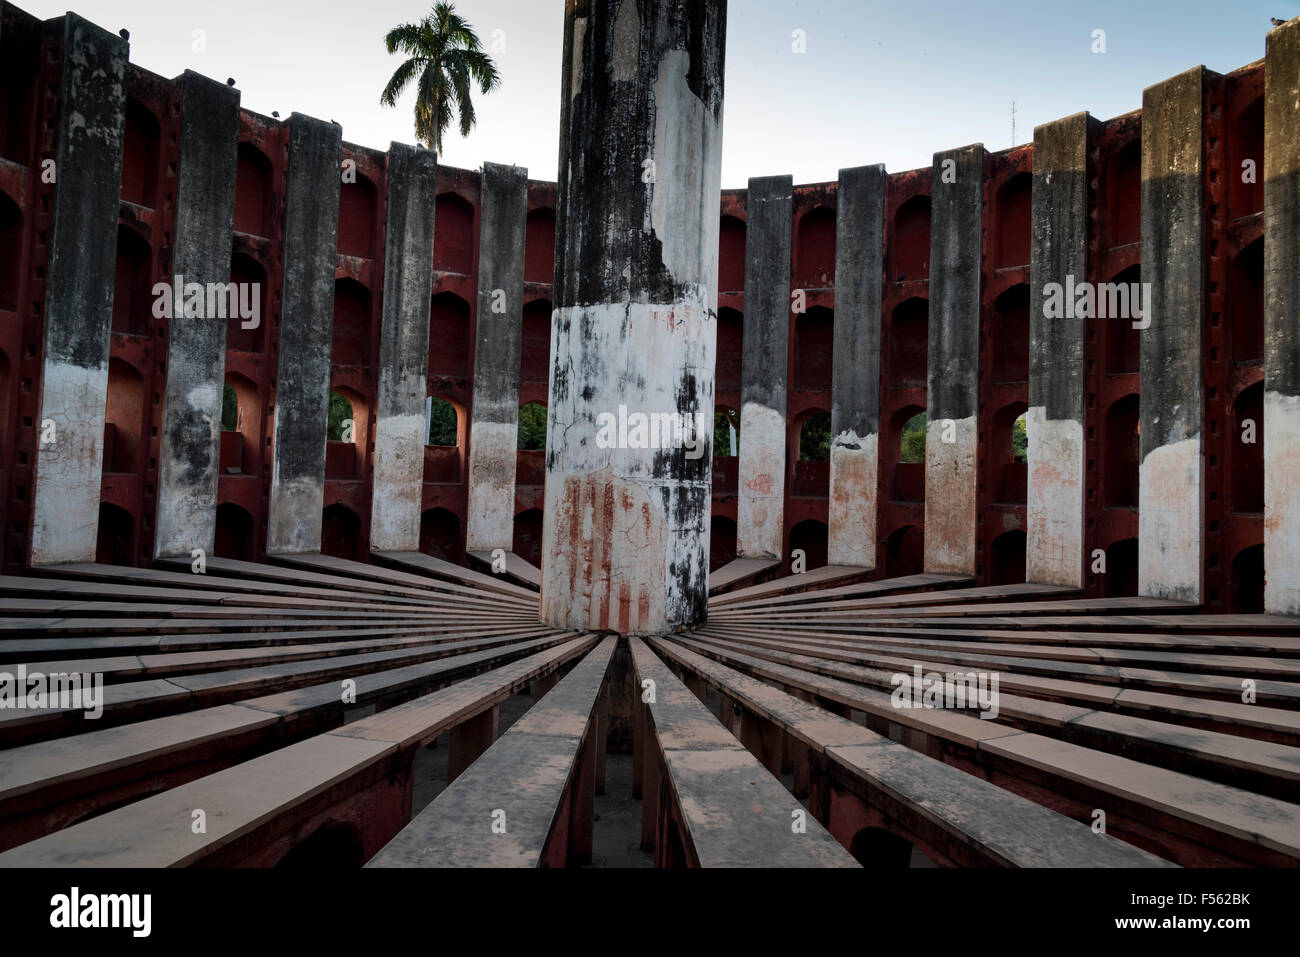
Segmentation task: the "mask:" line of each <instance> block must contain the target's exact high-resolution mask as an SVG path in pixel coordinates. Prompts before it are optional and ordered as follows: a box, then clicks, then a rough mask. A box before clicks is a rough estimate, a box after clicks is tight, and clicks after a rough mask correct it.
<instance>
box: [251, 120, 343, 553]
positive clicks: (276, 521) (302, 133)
mask: <svg viewBox="0 0 1300 957" xmlns="http://www.w3.org/2000/svg"><path fill="white" fill-rule="evenodd" d="M289 131H290V132H289V177H288V179H289V182H288V186H287V187H286V193H285V210H284V281H283V283H282V286H281V288H282V293H281V305H280V362H279V371H278V373H277V375H276V386H275V450H274V452H275V461H274V464H273V465H272V466H271V503H270V520H269V526H268V528H267V535H266V550H267V552H268V553H270V554H295V553H301V552H316V551H319V550H320V535H321V511H322V509H323V506H324V501H325V439H326V426H327V424H328V419H329V390H330V348H331V345H332V337H333V332H334V267H335V264H336V262H337V247H338V224H339V183H340V176H341V174H340V170H339V154H340V150H341V148H342V145H343V135H342V133H343V131H342V129H341V128H340V127H339V126H338V125H337V124H334V123H326V122H324V121H323V120H317V119H313V118H311V117H310V116H303V115H302V114H300V113H295V114H293V116H292V117H291V118H290V120H289Z"/></svg>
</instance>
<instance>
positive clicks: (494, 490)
mask: <svg viewBox="0 0 1300 957" xmlns="http://www.w3.org/2000/svg"><path fill="white" fill-rule="evenodd" d="M518 445H519V423H518V421H515V422H511V423H509V424H504V423H501V422H475V423H474V424H473V425H472V426H471V427H470V439H469V492H468V500H467V505H466V513H467V514H466V518H465V547H466V548H467V549H468V550H469V551H491V550H492V549H494V548H504V549H506V550H507V551H509V550H510V549H511V548H512V547H514V534H515V532H514V529H515V463H516V456H517V454H518Z"/></svg>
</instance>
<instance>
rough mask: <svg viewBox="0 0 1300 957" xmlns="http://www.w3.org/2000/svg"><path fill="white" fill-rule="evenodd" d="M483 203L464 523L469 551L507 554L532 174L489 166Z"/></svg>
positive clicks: (485, 169) (512, 504)
mask: <svg viewBox="0 0 1300 957" xmlns="http://www.w3.org/2000/svg"><path fill="white" fill-rule="evenodd" d="M482 197H483V199H482V205H481V210H482V212H481V214H480V217H479V244H478V248H479V254H478V323H477V326H478V338H477V340H476V341H475V343H474V405H473V410H472V412H471V418H470V433H469V499H468V507H467V509H466V511H467V513H468V514H467V518H466V524H465V548H466V549H467V550H468V551H471V552H473V551H490V550H492V549H494V548H504V549H506V550H507V551H509V550H510V548H511V546H512V545H513V542H514V515H515V455H516V452H517V450H518V444H519V443H518V435H519V348H520V341H519V340H520V335H521V334H522V330H523V321H524V310H523V296H524V224H525V221H526V220H527V217H528V171H527V170H525V169H520V168H519V167H517V166H498V165H496V164H495V163H485V164H484V165H483V189H482Z"/></svg>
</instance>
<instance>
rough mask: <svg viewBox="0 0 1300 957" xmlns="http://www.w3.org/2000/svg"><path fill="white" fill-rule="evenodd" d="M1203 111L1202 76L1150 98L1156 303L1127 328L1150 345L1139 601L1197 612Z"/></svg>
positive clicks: (1148, 231) (1149, 241)
mask: <svg viewBox="0 0 1300 957" xmlns="http://www.w3.org/2000/svg"><path fill="white" fill-rule="evenodd" d="M1204 103H1205V69H1204V68H1203V67H1197V68H1195V69H1193V70H1188V71H1187V72H1186V73H1181V74H1179V75H1178V76H1175V77H1172V78H1171V79H1168V80H1165V81H1164V82H1163V83H1159V84H1157V85H1155V86H1152V87H1148V88H1147V90H1146V91H1145V92H1144V93H1143V94H1142V282H1143V284H1144V286H1145V284H1147V283H1150V286H1146V288H1147V289H1149V290H1150V296H1149V297H1144V298H1145V299H1146V313H1147V314H1146V315H1143V316H1141V317H1140V318H1138V317H1136V316H1134V317H1133V318H1132V319H1130V320H1129V321H1131V322H1133V323H1134V328H1135V329H1138V330H1139V334H1140V335H1141V337H1142V338H1141V346H1142V358H1141V366H1140V369H1141V375H1142V410H1141V429H1140V431H1141V452H1140V455H1141V457H1140V459H1139V462H1140V464H1139V466H1138V593H1139V594H1141V595H1146V596H1150V597H1154V598H1171V599H1176V600H1180V601H1194V602H1199V601H1201V597H1202V596H1201V588H1202V552H1203V549H1204V541H1205V506H1204V494H1205V482H1204V475H1205V456H1204V446H1203V431H1204V422H1205V402H1204V394H1205V381H1204V380H1205V371H1204V369H1205V367H1204V364H1203V362H1202V340H1203V338H1204V319H1205V281H1204V279H1205V183H1204V173H1205V166H1204V163H1203V161H1202V144H1201V141H1202V130H1203V121H1204V114H1205V108H1204ZM1131 300H1132V297H1131V296H1130V301H1131ZM1131 311H1132V310H1131ZM1106 321H1107V322H1116V321H1123V320H1122V319H1107V320H1106ZM1148 323H1149V324H1148Z"/></svg>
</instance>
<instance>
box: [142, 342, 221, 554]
mask: <svg viewBox="0 0 1300 957" xmlns="http://www.w3.org/2000/svg"><path fill="white" fill-rule="evenodd" d="M173 321H176V320H173ZM200 321H203V320H200ZM167 368H168V370H169V374H170V375H173V376H175V375H180V374H190V375H192V374H194V372H195V371H196V370H195V368H194V367H193V366H192V365H191V364H190V363H188V362H183V361H182V362H177V361H171V362H169V363H168V366H167ZM221 400H222V389H221V384H220V383H218V382H195V383H194V384H193V386H192V387H191V388H190V389H189V390H187V391H186V393H185V395H184V396H183V401H184V403H185V408H186V409H187V410H188V414H187V413H185V412H182V413H180V414H179V416H178V417H177V418H179V419H180V420H181V421H189V420H190V419H191V418H197V419H201V420H202V421H204V422H205V423H206V424H207V427H208V435H209V441H208V448H210V449H211V450H212V455H213V457H214V458H215V459H216V460H217V461H215V462H213V464H212V472H213V474H216V473H217V471H218V469H217V465H218V462H219V461H220V457H221ZM173 452H174V450H173V449H172V448H171V442H170V441H169V440H168V438H167V437H166V436H164V437H163V441H162V455H161V459H162V460H161V462H160V463H159V468H160V472H161V474H160V476H159V481H158V514H157V517H156V519H155V522H154V541H153V554H154V557H155V558H159V557H161V556H163V555H180V556H184V557H186V558H188V557H189V555H190V552H191V551H192V550H193V549H196V548H201V549H203V553H204V554H205V555H211V554H212V552H213V550H214V549H215V547H216V540H217V525H216V518H217V483H216V482H215V481H213V482H211V483H208V482H187V481H185V480H184V479H183V478H182V476H183V475H184V473H185V472H186V470H187V469H188V467H189V463H187V462H185V461H183V460H180V461H178V460H176V459H173V458H171V454H172V453H173Z"/></svg>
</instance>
